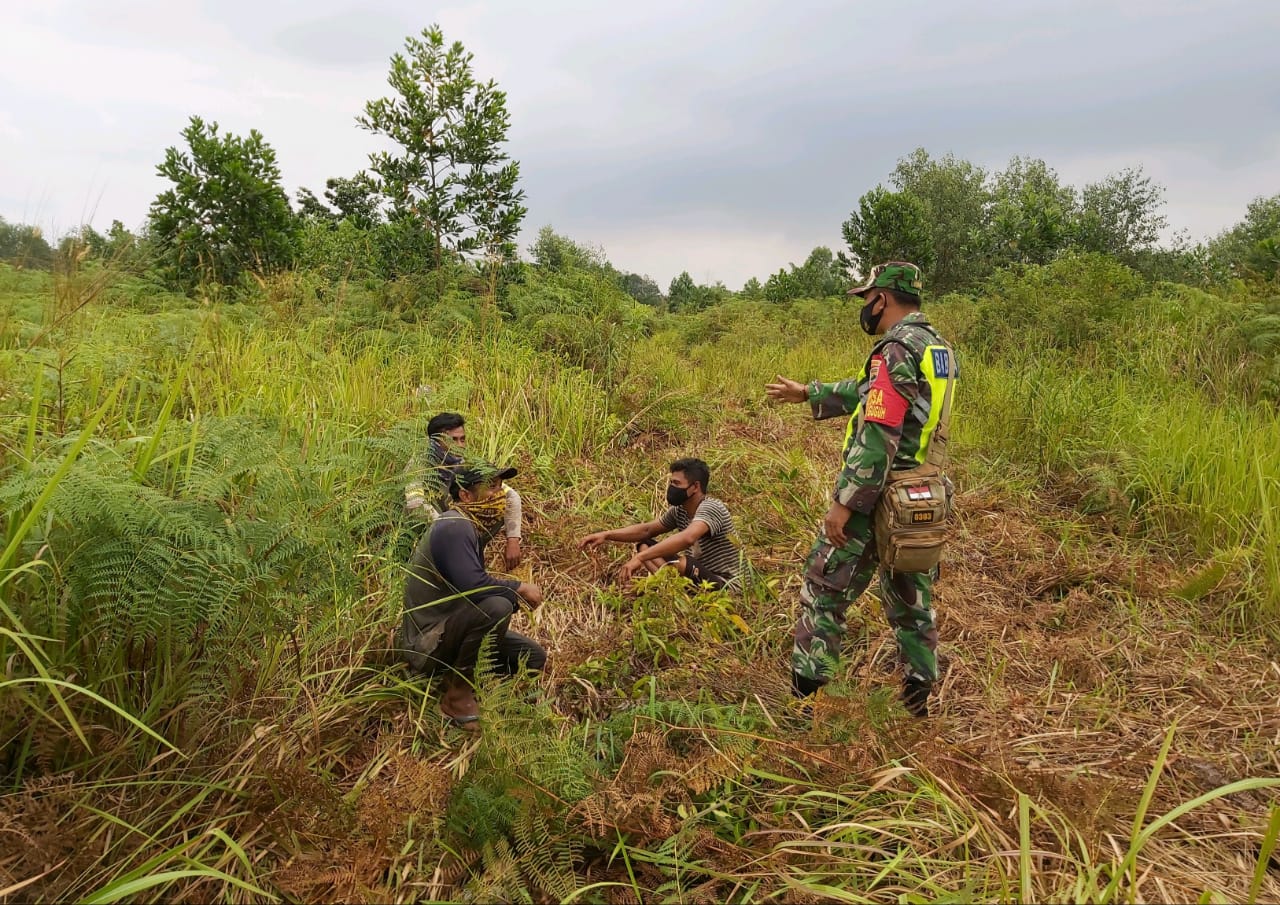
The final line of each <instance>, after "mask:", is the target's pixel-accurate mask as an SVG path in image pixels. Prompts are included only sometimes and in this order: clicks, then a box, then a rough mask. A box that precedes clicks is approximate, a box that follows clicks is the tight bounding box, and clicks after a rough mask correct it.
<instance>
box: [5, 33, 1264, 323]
mask: <svg viewBox="0 0 1280 905" xmlns="http://www.w3.org/2000/svg"><path fill="white" fill-rule="evenodd" d="M387 81H388V85H389V87H390V89H391V91H390V93H388V95H387V96H385V97H382V98H378V99H375V100H371V101H369V102H368V103H367V104H366V105H365V108H364V111H363V112H362V113H361V114H360V115H359V116H357V117H356V123H357V125H358V126H359V127H360V128H362V129H365V130H367V131H369V132H371V133H373V134H376V135H380V136H383V137H384V138H387V139H390V141H391V142H392V143H393V144H394V145H395V150H391V151H380V152H377V153H374V154H371V155H370V158H369V166H368V168H367V169H366V170H361V171H359V172H357V173H355V174H353V175H351V176H337V177H333V178H330V179H328V180H327V181H326V183H325V186H324V188H323V190H322V191H321V194H320V195H317V194H316V192H314V191H312V190H311V189H306V188H304V189H302V190H301V191H299V192H298V195H297V198H296V202H295V203H292V204H291V203H290V200H289V198H288V196H287V194H286V192H285V190H284V188H283V186H282V184H281V174H280V168H279V165H278V163H277V161H276V153H275V150H274V149H273V148H272V147H271V145H270V144H269V143H268V142H267V141H266V139H265V138H264V137H263V136H262V134H261V133H259V132H258V131H257V130H251V131H250V132H249V134H248V135H247V136H238V135H235V134H233V133H229V132H224V131H222V130H221V129H220V128H219V125H218V124H217V123H216V122H206V121H205V120H204V119H202V118H201V117H199V116H192V117H191V118H190V121H189V123H188V125H187V127H186V128H185V129H184V130H183V131H182V133H181V134H182V139H183V141H182V143H181V144H179V145H175V146H173V147H170V148H168V149H166V151H165V153H164V158H163V160H162V161H161V163H160V164H159V165H158V167H157V172H158V173H159V175H161V176H162V177H163V178H164V179H165V180H166V181H167V182H168V184H169V185H168V188H166V189H165V190H164V191H162V192H161V193H160V194H159V195H158V196H157V197H156V199H155V200H154V201H153V202H152V204H151V208H150V212H149V217H148V221H147V224H146V226H145V228H144V229H143V230H142V231H141V233H140V234H134V233H132V232H131V231H129V230H128V229H126V228H125V227H124V225H123V224H121V223H120V221H114V222H113V223H112V225H111V227H110V229H109V230H108V231H107V232H106V234H101V233H98V232H97V231H96V230H94V229H93V228H92V227H89V226H84V227H81V228H80V229H78V230H76V231H75V232H73V233H72V234H70V235H68V236H64V237H63V238H62V239H61V241H60V242H59V243H58V247H57V248H54V247H52V246H51V245H50V244H49V243H48V242H47V241H46V240H45V238H44V236H43V235H42V234H41V232H40V230H39V229H38V228H36V227H34V226H30V225H25V224H11V223H7V222H5V221H4V220H3V219H0V260H3V261H8V262H11V263H14V264H16V265H18V266H25V267H32V268H41V269H50V268H52V267H55V266H56V265H57V263H58V261H59V260H73V259H74V260H79V259H81V258H83V257H85V256H89V257H94V258H98V259H102V260H107V261H110V262H112V263H113V264H115V265H116V266H120V267H122V268H125V269H138V270H145V271H147V272H150V273H152V274H153V275H154V276H156V277H157V279H159V280H160V281H162V282H163V283H164V284H165V285H166V286H168V287H170V288H173V289H176V290H180V291H184V292H194V291H196V290H198V289H201V288H208V287H234V286H236V285H238V284H240V283H242V282H243V281H244V280H245V279H252V278H257V279H262V278H265V277H266V276H268V275H270V274H273V273H276V272H279V271H282V270H286V269H289V268H302V269H306V270H309V271H314V272H316V273H319V274H321V275H322V276H323V277H324V278H326V279H328V280H330V281H334V282H336V281H346V280H351V279H358V280H410V281H415V283H416V285H417V286H418V288H419V289H420V290H421V291H420V293H419V297H420V298H421V299H422V301H423V303H425V304H430V303H432V302H438V301H440V300H442V299H443V298H444V297H445V295H446V293H447V292H448V291H449V290H450V289H451V288H453V287H457V286H458V285H465V286H466V287H467V289H468V290H469V291H470V292H471V293H472V294H473V295H475V296H476V297H477V298H480V299H481V300H482V301H483V303H484V304H483V308H484V309H485V310H486V311H489V312H492V311H493V310H495V309H496V306H497V302H498V299H499V297H500V295H502V294H503V292H504V289H505V287H506V286H507V285H508V284H509V283H510V282H511V281H512V280H513V279H514V280H519V279H520V268H521V261H520V256H519V254H518V252H517V249H516V244H515V243H516V237H517V236H518V234H519V232H520V228H521V225H522V223H523V220H524V217H525V215H526V213H527V209H526V208H525V206H524V191H523V190H522V189H521V188H520V164H519V162H518V161H516V160H513V159H512V158H511V157H510V155H509V154H508V153H507V151H506V141H507V131H508V129H509V126H510V114H509V112H508V110H507V105H506V95H505V93H504V92H502V91H501V90H500V89H499V88H498V86H497V85H496V83H495V82H494V81H492V80H488V81H482V80H480V79H479V78H477V76H476V74H475V73H474V70H473V66H472V55H471V54H470V53H469V52H467V51H466V49H465V48H464V47H463V46H462V44H461V43H459V42H456V41H455V42H453V43H452V44H446V42H445V39H444V35H443V33H442V32H441V30H440V28H439V27H438V26H431V27H430V28H427V29H425V30H424V31H423V32H422V33H421V35H419V36H414V37H409V38H408V39H407V40H406V42H405V47H404V50H403V51H402V52H398V53H396V54H395V55H393V56H392V58H391V65H390V71H389V74H388V79H387ZM1163 211H1164V189H1163V187H1162V186H1160V185H1158V184H1157V183H1155V182H1154V181H1153V180H1152V179H1151V178H1150V177H1149V176H1147V175H1145V174H1144V173H1143V171H1142V169H1141V168H1140V167H1136V168H1131V169H1125V170H1122V171H1120V172H1118V173H1112V174H1110V175H1108V176H1106V177H1104V178H1103V179H1101V180H1099V181H1097V182H1093V183H1089V184H1087V185H1084V186H1082V187H1079V188H1077V187H1075V186H1072V185H1068V184H1065V183H1063V181H1062V180H1061V178H1060V177H1059V176H1058V174H1057V173H1056V172H1055V171H1054V169H1053V168H1052V167H1051V166H1049V165H1048V164H1047V163H1046V162H1045V161H1043V160H1039V159H1033V158H1026V157H1014V158H1013V159H1012V160H1010V161H1009V163H1008V164H1007V166H1006V167H1005V168H1004V169H1003V170H992V171H988V170H986V169H984V168H983V167H981V166H978V165H977V164H974V163H972V162H971V161H968V160H964V159H961V158H957V157H955V156H954V155H951V154H947V155H946V156H943V157H934V156H931V155H930V154H929V153H928V152H927V151H926V150H925V149H923V148H919V149H916V150H915V151H913V152H912V153H910V154H908V155H906V156H905V157H903V158H901V159H900V160H899V161H898V163H897V166H896V167H895V168H894V170H893V172H892V173H890V174H889V177H888V179H887V180H886V182H885V183H882V184H880V185H877V186H876V187H875V188H873V189H871V190H870V191H868V192H866V193H865V194H864V195H862V197H861V198H859V199H858V201H857V203H856V205H855V206H854V207H853V209H852V210H851V212H850V214H849V217H848V219H846V220H845V221H844V223H843V224H842V227H841V234H842V237H843V239H844V242H845V247H844V248H841V249H838V250H836V251H832V250H831V249H830V248H827V247H818V248H815V249H814V250H813V251H812V252H811V253H810V254H809V256H808V257H807V258H806V259H805V261H804V262H803V263H801V264H795V263H792V264H790V265H788V266H787V267H784V268H782V269H780V270H778V271H777V272H776V273H773V274H771V275H769V276H768V277H767V278H766V279H764V281H761V280H759V279H757V278H752V279H750V280H748V281H747V282H746V284H745V285H744V286H743V287H742V289H741V290H739V291H737V292H734V291H732V290H730V289H728V288H727V287H726V286H725V285H724V284H723V283H715V284H714V285H710V286H707V285H699V284H697V283H696V282H695V281H694V280H693V279H692V277H690V275H689V273H688V271H684V272H682V273H680V274H679V275H678V276H676V277H675V278H674V279H673V280H672V281H671V283H670V284H669V285H668V287H667V289H666V291H665V293H664V292H663V291H662V289H661V287H659V286H658V284H657V283H656V282H655V281H654V280H653V279H651V278H650V277H648V276H647V275H640V274H636V273H631V272H628V271H625V270H620V269H617V268H614V267H613V265H611V264H610V263H609V262H608V260H607V259H606V257H605V255H604V253H603V251H602V250H600V249H593V248H592V247H590V246H586V245H582V244H579V243H576V242H573V241H572V240H570V239H567V238H566V237H563V236H560V235H557V234H556V233H555V232H554V231H553V230H551V228H550V227H546V228H544V229H543V230H542V231H541V232H539V234H538V236H537V239H536V240H535V241H534V243H533V244H532V245H531V246H530V247H529V249H528V252H529V255H530V257H531V259H532V263H533V264H534V265H535V266H538V267H541V268H544V269H548V268H549V269H553V270H560V269H564V268H565V267H566V266H572V267H577V268H583V269H586V270H590V271H592V272H594V273H596V274H597V275H599V276H602V277H604V278H606V279H607V280H609V281H611V282H612V283H614V284H615V285H616V286H617V288H618V289H620V290H621V291H622V292H623V293H625V294H626V295H628V296H630V297H631V298H632V299H634V300H635V301H637V302H640V303H642V304H644V305H647V306H650V307H653V308H660V309H664V310H669V311H674V312H688V311H698V310H701V309H704V308H706V307H708V306H711V305H714V304H717V303H719V302H722V301H725V300H727V299H729V298H734V297H738V298H748V299H760V300H767V301H773V302H781V301H786V300H789V299H796V298H825V297H829V296H834V295H838V294H840V293H841V292H842V290H843V288H844V287H845V286H847V285H848V284H849V282H850V281H851V280H852V279H854V278H855V277H856V276H858V275H859V274H862V273H865V272H866V271H867V270H868V269H869V268H870V267H871V266H872V265H873V264H875V263H876V262H879V261H883V260H888V259H906V260H911V261H914V262H916V263H918V264H920V265H921V266H922V267H923V268H924V270H925V273H926V274H927V275H928V276H929V289H930V291H931V292H933V293H946V292H954V291H967V290H973V289H975V288H976V287H978V286H980V285H981V284H982V283H983V282H984V281H985V280H986V279H987V278H989V277H990V276H991V275H992V274H993V273H995V272H996V271H999V270H1001V269H1003V268H1007V267H1010V266H1018V265H1030V264H1045V263H1048V262H1050V261H1053V260H1055V259H1056V258H1058V257H1060V256H1062V255H1064V254H1068V253H1072V252H1095V253H1101V254H1105V255H1108V256H1111V257H1113V258H1115V259H1117V260H1119V261H1121V262H1122V263H1125V264H1127V265H1129V266H1131V267H1133V268H1135V269H1137V270H1138V271H1140V272H1142V273H1144V274H1146V275H1147V276H1149V277H1151V278H1154V279H1162V280H1170V281H1177V282H1185V283H1189V284H1192V285H1211V284H1214V283H1220V282H1222V281H1224V280H1227V279H1230V278H1241V279H1246V280H1254V281H1262V282H1273V281H1276V280H1277V279H1278V278H1280V277H1278V273H1280V194H1277V195H1272V196H1270V197H1261V196H1260V197H1258V198H1256V199H1255V200H1254V201H1253V202H1251V203H1250V204H1249V206H1248V208H1247V210H1246V212H1245V215H1244V217H1243V219H1242V220H1241V221H1240V222H1239V223H1237V224H1236V225H1235V226H1233V227H1231V228H1230V229H1228V230H1226V231H1224V232H1223V233H1222V234H1220V235H1219V236H1217V237H1215V238H1213V239H1211V240H1209V241H1207V242H1192V241H1191V240H1190V239H1189V238H1188V237H1187V236H1186V235H1185V234H1181V235H1178V236H1176V237H1175V238H1174V240H1173V241H1172V242H1171V243H1169V244H1167V245H1161V244H1160V236H1161V233H1162V232H1163V230H1164V229H1165V228H1166V226H1167V219H1166V217H1165V215H1164V212H1163Z"/></svg>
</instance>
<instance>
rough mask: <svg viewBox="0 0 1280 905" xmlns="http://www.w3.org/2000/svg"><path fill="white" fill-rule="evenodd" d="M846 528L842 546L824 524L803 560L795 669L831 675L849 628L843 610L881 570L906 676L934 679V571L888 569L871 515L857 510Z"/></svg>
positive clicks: (818, 676)
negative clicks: (830, 538)
mask: <svg viewBox="0 0 1280 905" xmlns="http://www.w3.org/2000/svg"><path fill="white" fill-rule="evenodd" d="M845 534H846V535H847V536H848V541H847V542H846V543H845V545H844V546H843V547H836V546H834V545H832V544H831V543H830V541H828V540H827V535H826V531H825V530H821V531H820V532H819V534H818V540H817V543H815V544H814V545H813V550H812V552H810V553H809V558H808V560H807V561H806V563H805V571H804V585H803V586H802V588H801V590H800V603H801V611H800V621H799V622H798V623H797V624H796V632H795V648H794V649H793V651H792V654H791V663H792V669H793V670H794V671H795V673H796V674H797V675H799V676H802V677H803V678H805V679H809V680H812V681H818V682H825V681H827V680H828V679H830V678H831V676H832V675H833V674H834V672H835V667H836V665H837V663H838V662H839V660H840V645H841V642H842V641H843V640H844V636H845V633H846V628H845V613H846V611H847V610H848V609H849V607H850V605H851V604H853V603H855V602H856V601H857V599H858V598H859V597H861V596H862V592H863V591H865V590H866V589H867V587H868V586H869V585H870V584H871V579H872V578H873V577H874V576H875V574H876V572H877V571H878V572H879V573H880V586H879V590H878V594H879V597H880V603H881V605H882V607H883V608H884V614H885V617H886V618H887V619H888V620H889V625H890V626H892V627H893V630H894V633H895V635H896V636H897V641H898V658H899V660H900V661H901V663H902V667H903V671H904V673H905V676H906V678H909V679H914V680H916V681H919V682H927V683H932V682H934V681H936V680H937V678H938V659H937V655H936V651H937V648H938V631H937V629H936V628H935V627H934V619H933V606H932V597H933V579H934V576H933V574H924V573H918V572H915V573H913V572H895V573H893V574H892V575H890V574H889V571H888V570H887V569H884V568H881V566H880V557H879V555H878V554H877V552H876V544H875V538H874V537H873V536H872V523H871V517H870V516H867V515H863V514H862V513H860V512H855V513H854V514H853V517H852V518H851V519H849V524H848V525H846V526H845Z"/></svg>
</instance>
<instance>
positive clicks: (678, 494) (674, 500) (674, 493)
mask: <svg viewBox="0 0 1280 905" xmlns="http://www.w3.org/2000/svg"><path fill="white" fill-rule="evenodd" d="M688 499H689V488H688V487H676V486H675V485H674V484H668V485H667V502H668V503H670V504H671V505H672V506H683V505H684V504H685V503H686V502H687V501H688Z"/></svg>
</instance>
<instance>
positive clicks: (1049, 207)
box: [989, 157, 1077, 265]
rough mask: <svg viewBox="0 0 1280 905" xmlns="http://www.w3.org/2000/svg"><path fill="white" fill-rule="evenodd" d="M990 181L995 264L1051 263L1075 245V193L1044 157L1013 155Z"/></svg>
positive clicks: (991, 239) (992, 242)
mask: <svg viewBox="0 0 1280 905" xmlns="http://www.w3.org/2000/svg"><path fill="white" fill-rule="evenodd" d="M992 182H993V184H992V190H991V194H992V208H991V215H990V223H991V226H990V232H989V237H990V247H989V253H990V254H991V256H992V263H993V264H995V265H1001V264H1047V263H1048V262H1049V261H1051V260H1053V258H1054V257H1055V256H1056V255H1057V254H1058V253H1059V252H1060V251H1062V250H1063V249H1064V248H1066V247H1067V246H1068V245H1070V244H1071V242H1072V241H1073V239H1074V230H1075V225H1076V218H1077V211H1076V193H1075V190H1074V189H1073V188H1072V187H1071V186H1064V185H1063V184H1062V183H1061V182H1060V181H1059V179H1058V174H1057V173H1056V172H1054V170H1053V169H1052V168H1051V167H1050V166H1049V165H1048V164H1046V163H1045V162H1044V161H1043V160H1036V159H1033V158H1027V157H1014V158H1013V159H1012V160H1010V161H1009V165H1008V166H1007V167H1006V168H1005V170H1004V171H1003V172H1001V173H998V174H996V176H995V178H994V179H993V181H992Z"/></svg>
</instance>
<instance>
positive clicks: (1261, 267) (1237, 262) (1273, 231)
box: [1210, 195, 1280, 280]
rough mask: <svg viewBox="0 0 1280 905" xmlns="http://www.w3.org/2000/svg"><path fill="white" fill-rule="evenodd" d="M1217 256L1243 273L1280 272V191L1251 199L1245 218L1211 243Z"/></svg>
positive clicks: (1263, 274)
mask: <svg viewBox="0 0 1280 905" xmlns="http://www.w3.org/2000/svg"><path fill="white" fill-rule="evenodd" d="M1210 248H1211V250H1212V252H1213V254H1214V256H1215V257H1217V258H1218V259H1220V260H1222V261H1223V262H1225V264H1226V265H1227V266H1228V267H1230V268H1231V270H1232V271H1234V272H1235V273H1236V274H1238V275H1239V276H1246V277H1248V276H1252V277H1259V278H1261V279H1264V280H1274V279H1276V277H1277V275H1278V274H1280V195H1272V196H1271V197H1270V198H1264V197H1261V196H1259V197H1257V198H1254V199H1253V200H1252V201H1250V202H1249V206H1248V208H1247V209H1246V211H1245V216H1244V219H1243V220H1241V221H1240V222H1239V223H1237V224H1236V225H1235V226H1233V227H1231V229H1229V230H1227V231H1226V232H1224V233H1223V234H1222V235H1220V236H1218V238H1216V239H1214V240H1213V242H1212V243H1210Z"/></svg>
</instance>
